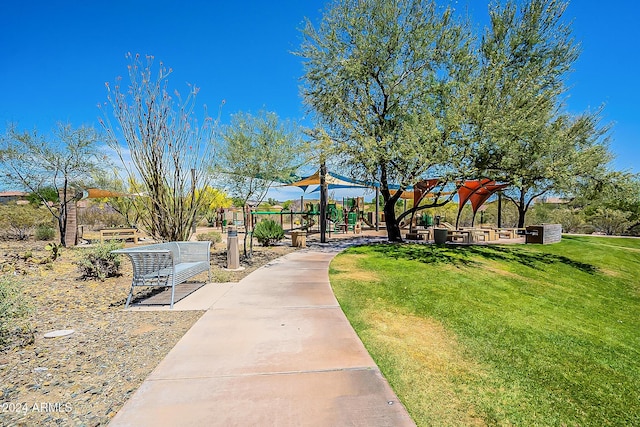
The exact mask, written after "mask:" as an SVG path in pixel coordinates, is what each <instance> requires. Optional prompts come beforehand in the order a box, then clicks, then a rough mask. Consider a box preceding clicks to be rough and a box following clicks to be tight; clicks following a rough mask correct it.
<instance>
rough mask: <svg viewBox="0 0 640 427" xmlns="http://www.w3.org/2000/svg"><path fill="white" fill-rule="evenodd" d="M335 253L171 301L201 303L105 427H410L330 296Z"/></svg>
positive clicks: (297, 259)
mask: <svg viewBox="0 0 640 427" xmlns="http://www.w3.org/2000/svg"><path fill="white" fill-rule="evenodd" d="M340 249H341V248H340V247H337V248H336V247H321V248H320V247H318V246H316V248H315V249H307V250H299V251H296V252H294V253H291V254H288V255H286V256H284V257H282V258H279V259H278V260H276V261H273V262H271V263H270V264H268V265H266V266H264V267H262V268H260V269H259V270H256V271H255V272H253V273H251V274H250V275H249V276H247V277H246V278H244V279H243V280H242V281H240V282H239V283H234V284H225V285H219V287H217V288H213V289H212V285H211V284H209V285H207V286H205V287H204V288H202V289H200V290H198V291H196V292H195V293H194V294H192V295H191V296H189V297H187V298H186V299H185V300H183V301H181V302H180V303H182V304H180V303H178V304H180V305H181V306H182V309H185V307H188V306H189V305H190V304H191V305H195V306H201V305H202V304H203V301H207V304H209V305H208V308H207V311H206V312H205V314H204V315H203V316H202V317H201V318H200V319H199V320H198V321H197V322H196V323H195V324H194V325H193V327H192V328H191V329H190V330H189V331H188V332H187V333H186V334H185V335H184V337H183V338H182V339H181V340H180V341H179V342H178V343H177V344H176V346H175V347H174V348H173V349H172V350H171V351H170V352H169V354H168V355H167V357H166V358H165V359H164V360H163V361H162V362H161V363H160V364H159V365H158V366H157V367H156V369H155V370H154V371H153V372H152V373H151V375H150V376H149V377H148V378H147V379H146V380H145V381H144V383H143V384H142V385H141V386H140V388H139V389H138V390H137V391H136V393H135V394H134V395H133V396H132V397H131V398H130V399H129V400H128V401H127V403H126V404H125V405H124V407H123V408H122V409H121V410H120V411H119V412H118V414H117V415H116V416H115V417H114V418H113V420H112V422H111V423H110V426H136V427H140V426H413V425H415V424H414V423H413V421H412V420H411V418H410V417H409V415H408V413H407V411H406V410H405V408H404V406H403V405H402V404H401V403H400V402H399V401H398V398H397V397H396V396H395V394H394V393H393V391H392V390H391V388H390V387H389V385H388V383H387V382H386V380H385V379H384V378H383V377H382V375H381V374H380V371H379V369H378V367H377V366H376V365H375V363H374V362H373V360H372V359H371V357H370V356H369V354H368V353H367V351H366V350H365V348H364V346H363V345H362V342H361V341H360V339H359V338H358V336H357V335H356V333H355V332H354V330H353V329H352V327H351V325H350V324H349V322H348V321H347V319H346V317H345V316H344V313H343V312H342V310H341V309H340V307H339V305H338V303H337V301H336V299H335V297H334V295H333V292H332V291H331V287H330V286H329V276H328V266H329V262H330V261H331V259H332V258H333V257H334V256H335V255H336V253H337V252H338V251H339V250H340ZM213 286H215V285H213ZM178 304H176V309H180V307H178Z"/></svg>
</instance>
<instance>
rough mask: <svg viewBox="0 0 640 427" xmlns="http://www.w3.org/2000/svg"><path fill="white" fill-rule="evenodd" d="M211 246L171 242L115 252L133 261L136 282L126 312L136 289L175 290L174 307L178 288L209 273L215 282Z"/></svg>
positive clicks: (128, 299)
mask: <svg viewBox="0 0 640 427" xmlns="http://www.w3.org/2000/svg"><path fill="white" fill-rule="evenodd" d="M210 250H211V242H209V241H205V242H168V243H158V244H155V245H146V246H140V247H135V248H126V249H118V250H115V251H112V252H113V253H116V254H124V255H127V256H128V257H129V259H130V260H131V264H132V266H133V280H132V281H131V290H130V291H129V296H128V297H127V303H126V305H125V308H127V307H129V303H130V302H131V298H132V297H133V289H134V287H135V286H160V287H171V306H170V308H173V300H174V296H175V288H176V285H179V284H180V283H183V282H186V281H187V280H188V279H190V278H191V277H193V276H195V275H197V274H200V273H203V272H205V271H206V272H208V273H209V278H208V280H209V281H210V280H211V265H210V260H211V252H210Z"/></svg>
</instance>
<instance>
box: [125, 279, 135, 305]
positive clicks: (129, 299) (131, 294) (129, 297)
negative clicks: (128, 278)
mask: <svg viewBox="0 0 640 427" xmlns="http://www.w3.org/2000/svg"><path fill="white" fill-rule="evenodd" d="M131 298H133V283H132V284H131V290H130V291H129V296H128V297H127V303H126V304H125V305H124V308H129V303H130V302H131Z"/></svg>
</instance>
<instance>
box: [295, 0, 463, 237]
mask: <svg viewBox="0 0 640 427" xmlns="http://www.w3.org/2000/svg"><path fill="white" fill-rule="evenodd" d="M302 33H303V37H304V40H303V43H302V46H301V48H300V51H299V52H298V53H297V54H298V55H299V56H301V57H302V58H303V59H304V61H305V62H304V67H305V74H304V83H305V85H304V87H303V96H304V100H305V103H306V104H307V106H308V107H309V109H310V110H311V111H312V112H314V113H315V114H316V118H317V120H318V123H319V125H318V126H319V128H321V129H322V132H326V134H327V135H328V137H329V139H330V140H331V142H332V144H331V148H332V150H331V152H329V153H326V154H331V155H332V156H335V157H336V158H337V159H338V160H337V161H338V162H339V163H341V164H342V166H343V168H345V169H349V170H351V172H352V175H353V177H354V178H359V179H361V180H363V181H374V182H378V183H380V191H381V194H382V196H383V200H384V202H385V203H384V214H385V222H386V227H387V234H388V238H389V240H390V241H399V240H401V235H400V227H399V219H398V218H397V217H396V213H395V210H394V208H395V205H396V202H397V201H398V200H399V198H400V196H401V194H402V191H403V190H404V189H406V188H407V186H409V185H412V184H414V183H415V182H416V181H418V180H419V179H421V178H426V177H427V175H429V174H434V175H437V176H441V177H443V181H446V179H444V178H445V177H446V176H447V175H450V176H459V175H461V174H464V172H462V171H463V170H464V168H465V167H466V166H467V163H466V160H467V159H468V152H467V150H466V148H467V146H468V139H467V136H468V135H467V133H466V130H467V129H466V126H465V118H464V116H465V109H466V105H467V104H468V102H469V99H468V98H469V97H468V92H469V90H468V84H469V82H468V78H470V77H471V76H472V75H473V73H472V70H473V69H474V58H473V56H472V54H471V50H470V44H471V42H472V40H473V38H472V36H471V34H470V33H469V31H468V29H467V27H466V26H465V25H462V24H459V23H457V22H456V21H455V20H454V18H453V12H452V11H451V10H450V9H446V10H443V11H439V10H438V8H437V7H436V5H435V2H434V1H430V0H398V1H389V0H337V1H334V2H333V3H332V4H331V6H330V8H329V9H328V10H327V11H326V12H325V14H324V17H323V20H322V22H321V23H320V24H319V26H318V27H317V28H316V27H314V26H313V24H312V23H311V22H309V21H307V23H306V25H305V27H304V29H303V30H302ZM319 139H322V138H321V137H320V138H319ZM393 183H397V184H398V185H399V190H400V191H393ZM426 207H427V206H423V207H422V208H426Z"/></svg>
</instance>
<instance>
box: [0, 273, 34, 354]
mask: <svg viewBox="0 0 640 427" xmlns="http://www.w3.org/2000/svg"><path fill="white" fill-rule="evenodd" d="M27 301H28V299H27V298H25V297H24V295H23V293H22V284H21V283H20V282H19V281H18V280H17V279H16V278H15V276H13V275H8V274H4V275H1V276H0V347H4V346H5V345H6V344H7V343H9V342H10V341H14V340H16V339H18V338H25V337H30V338H29V339H30V340H32V339H33V334H32V333H30V331H31V327H30V325H29V322H28V321H27V320H26V318H27V316H28V314H29V313H30V312H31V306H30V305H29V304H28V302H27ZM29 339H28V340H29ZM28 340H27V341H28ZM23 341H25V340H24V339H23Z"/></svg>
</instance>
